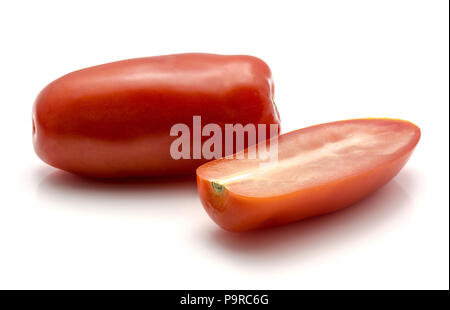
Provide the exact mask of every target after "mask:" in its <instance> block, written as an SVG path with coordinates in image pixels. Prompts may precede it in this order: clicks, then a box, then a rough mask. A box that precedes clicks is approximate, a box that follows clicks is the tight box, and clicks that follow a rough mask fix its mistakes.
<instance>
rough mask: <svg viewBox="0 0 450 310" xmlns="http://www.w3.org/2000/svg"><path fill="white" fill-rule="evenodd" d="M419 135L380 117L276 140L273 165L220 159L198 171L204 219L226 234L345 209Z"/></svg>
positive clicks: (394, 169)
mask: <svg viewBox="0 0 450 310" xmlns="http://www.w3.org/2000/svg"><path fill="white" fill-rule="evenodd" d="M420 135H421V133H420V129H419V127H417V126H416V125H414V124H412V123H410V122H408V121H404V120H398V119H387V118H382V119H376V118H367V119H354V120H345V121H337V122H332V123H326V124H321V125H316V126H312V127H307V128H304V129H299V130H296V131H292V132H289V133H286V134H283V135H280V136H279V137H278V161H277V162H276V163H275V164H273V165H270V164H266V165H261V163H262V160H261V159H259V158H257V159H248V158H245V159H237V158H231V157H225V158H221V159H218V160H215V161H211V162H208V163H206V164H204V165H202V166H200V167H199V168H198V169H197V188H198V192H199V195H200V199H201V201H202V204H203V206H204V208H205V210H206V212H207V213H208V215H209V216H210V217H211V218H212V220H213V221H214V222H215V223H216V224H218V225H219V226H221V227H222V228H224V229H226V230H229V231H247V230H253V229H259V228H264V227H271V226H276V225H281V224H286V223H291V222H295V221H299V220H302V219H305V218H308V217H312V216H316V215H321V214H326V213H330V212H334V211H337V210H339V209H342V208H344V207H347V206H350V205H352V204H353V203H355V202H357V201H359V200H361V199H363V198H365V197H367V196H368V195H370V194H371V193H373V192H374V191H376V190H377V189H379V188H380V187H382V186H383V185H384V184H386V183H387V182H389V181H390V180H391V179H392V178H393V177H394V176H395V175H396V174H397V173H398V172H399V171H400V170H401V168H402V167H403V166H404V165H405V164H406V162H407V161H408V159H409V157H410V156H411V154H412V152H413V150H414V148H415V147H416V145H417V143H418V141H419V139H420ZM257 147H259V145H258V146H257Z"/></svg>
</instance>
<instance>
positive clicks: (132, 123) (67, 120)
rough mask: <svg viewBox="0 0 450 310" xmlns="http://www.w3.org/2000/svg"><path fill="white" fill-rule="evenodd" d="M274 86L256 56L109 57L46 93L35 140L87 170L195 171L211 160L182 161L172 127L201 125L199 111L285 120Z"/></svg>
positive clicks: (237, 118) (216, 119)
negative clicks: (174, 151) (175, 153)
mask: <svg viewBox="0 0 450 310" xmlns="http://www.w3.org/2000/svg"><path fill="white" fill-rule="evenodd" d="M273 92H274V86H273V80H272V76H271V72H270V69H269V67H268V66H267V65H266V64H265V63H264V62H263V61H262V60H260V59H258V58H256V57H252V56H223V55H213V54H179V55H168V56H157V57H147V58H139V59H130V60H124V61H118V62H113V63H108V64H103V65H99V66H95V67H91V68H87V69H83V70H79V71H75V72H72V73H69V74H67V75H65V76H63V77H61V78H59V79H57V80H55V81H53V82H52V83H50V84H49V85H48V86H47V87H45V88H44V89H43V90H42V91H41V92H40V94H39V95H38V97H37V99H36V101H35V104H34V107H33V144H34V148H35V151H36V153H37V154H38V156H39V157H40V158H41V159H42V160H43V161H45V162H47V163H48V164H50V165H52V166H54V167H56V168H59V169H63V170H66V171H69V172H73V173H77V174H81V175H87V176H93V177H133V176H162V175H164V176H166V175H180V174H189V173H192V174H193V173H195V169H196V168H197V167H198V166H199V165H200V164H202V163H204V162H206V159H205V158H203V157H202V158H195V159H194V156H192V157H191V158H190V159H189V158H188V159H179V160H175V159H174V158H173V157H172V156H171V154H170V146H171V144H172V142H173V141H174V139H176V138H177V137H175V136H170V130H171V128H172V126H173V125H174V124H178V123H181V124H186V125H188V127H189V128H190V130H193V128H192V123H193V116H194V115H196V116H200V117H201V118H202V123H205V124H206V123H215V124H218V125H220V126H221V127H222V128H223V126H224V124H235V123H242V124H244V125H245V124H267V125H268V124H278V123H279V116H278V112H277V110H276V107H275V105H274V103H273ZM191 138H192V136H191ZM192 139H193V138H192ZM192 139H191V140H192ZM202 139H203V140H202V141H204V140H205V139H206V138H205V137H203V138H202ZM241 149H243V147H242V148H241ZM241 149H240V150H241ZM191 151H192V150H191Z"/></svg>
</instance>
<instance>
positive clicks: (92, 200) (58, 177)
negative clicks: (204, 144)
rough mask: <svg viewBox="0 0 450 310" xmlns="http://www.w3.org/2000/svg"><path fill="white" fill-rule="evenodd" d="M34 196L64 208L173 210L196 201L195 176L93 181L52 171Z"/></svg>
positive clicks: (44, 178) (40, 184)
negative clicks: (170, 207) (168, 207)
mask: <svg viewBox="0 0 450 310" xmlns="http://www.w3.org/2000/svg"><path fill="white" fill-rule="evenodd" d="M37 194H38V199H40V200H44V201H45V202H51V203H55V204H58V205H61V206H64V207H66V206H74V205H75V206H76V207H77V208H80V207H83V206H85V207H89V206H95V207H102V206H104V207H108V208H110V207H114V206H116V207H127V208H133V207H141V206H142V207H149V206H151V205H156V204H157V203H159V204H162V205H164V207H165V206H166V205H170V206H173V207H176V206H177V205H180V206H183V203H181V204H180V202H183V201H184V202H186V199H187V201H189V199H192V198H195V199H196V196H197V188H196V180H195V177H194V176H187V177H163V178H128V179H94V178H87V177H82V176H78V175H75V174H71V173H67V172H64V171H60V170H55V171H53V172H51V173H50V174H48V175H47V176H45V177H43V179H42V181H41V182H40V183H39V185H38V188H37Z"/></svg>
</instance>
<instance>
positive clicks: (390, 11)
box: [0, 0, 449, 289]
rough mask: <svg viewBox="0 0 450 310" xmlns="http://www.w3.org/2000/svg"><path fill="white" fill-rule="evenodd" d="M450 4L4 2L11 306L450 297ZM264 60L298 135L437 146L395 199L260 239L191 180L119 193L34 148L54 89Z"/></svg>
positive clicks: (3, 284)
mask: <svg viewBox="0 0 450 310" xmlns="http://www.w3.org/2000/svg"><path fill="white" fill-rule="evenodd" d="M448 9H449V8H448V1H445V0H442V1H270V2H265V1H246V2H244V1H226V2H225V1H224V2H216V1H203V2H198V1H180V2H172V1H161V2H151V1H142V2H133V1H121V2H115V1H86V2H83V1H73V2H71V3H69V2H68V1H54V2H49V1H29V2H23V1H3V2H1V4H0V53H1V57H0V87H1V91H0V101H1V114H0V115H1V119H0V121H1V123H0V124H1V131H0V138H1V153H0V154H1V155H0V156H1V164H2V169H1V170H0V171H1V174H0V175H1V177H0V188H1V200H0V288H8V289H9V288H14V289H21V288H33V289H218V288H221V289H258V288H266V289H279V288H286V289H369V288H370V289H448V288H449V189H448V188H449V170H448V169H449V166H448V165H449V135H448V134H449V117H448V113H449V97H448V94H449V93H448V92H449V88H448V83H449V75H448V74H449V71H448V69H449V62H448V59H449V58H448V56H449V49H448V48H449V45H448V44H449V41H448V35H449V33H448V29H449V28H448V22H449V20H448V18H449V16H448ZM178 52H211V53H222V54H251V55H255V56H258V57H260V58H262V59H264V60H265V61H266V62H267V63H268V64H269V66H270V67H271V68H272V71H273V75H274V79H275V88H276V95H275V99H276V102H277V104H278V107H279V110H280V113H281V118H282V129H283V131H284V132H287V131H290V130H294V129H298V128H301V127H305V126H308V125H312V124H317V123H322V122H327V121H335V120H340V119H348V118H356V117H392V118H403V119H407V120H410V121H412V122H414V123H416V124H417V125H419V126H420V128H421V129H422V139H421V141H420V142H419V144H418V147H417V149H416V151H415V153H414V154H413V156H412V158H411V160H410V162H409V163H408V164H407V165H406V167H405V168H404V169H403V170H402V172H401V173H400V174H399V175H398V176H397V177H396V178H395V179H394V180H393V181H392V182H391V183H389V184H388V185H386V186H385V187H384V188H382V189H381V190H379V191H378V192H377V193H375V194H374V195H373V196H371V197H370V198H368V199H366V200H364V201H362V202H360V203H358V204H356V205H354V206H352V207H350V208H347V209H345V210H343V211H340V212H337V213H334V214H331V215H327V216H322V217H319V218H315V219H310V220H306V221H303V222H299V223H296V224H293V225H288V226H284V227H280V228H276V229H271V230H266V231H260V232H257V233H246V234H233V233H228V232H226V231H223V230H221V229H219V228H218V227H217V226H216V225H215V224H214V223H213V222H212V221H211V220H210V219H209V218H208V216H207V215H206V213H205V212H204V210H203V208H202V206H201V203H200V201H199V198H198V197H197V194H196V187H195V184H194V183H193V182H192V181H191V180H175V181H158V180H154V181H141V182H125V183H121V182H102V181H89V180H85V179H82V178H79V177H76V176H74V175H70V174H67V173H64V172H60V171H57V170H56V169H53V168H51V167H49V166H47V165H46V164H44V163H43V162H41V161H40V160H39V158H38V157H37V156H36V155H35V154H34V151H33V148H32V143H31V107H32V104H33V100H34V98H35V96H36V95H37V93H38V92H39V91H40V89H42V88H43V87H44V86H45V85H46V84H47V83H49V82H50V81H52V80H54V79H55V78H57V77H59V76H61V75H63V74H65V73H68V72H70V71H73V70H76V69H80V68H83V67H88V66H91V65H96V64H100V63H105V62H110V61H114V60H120V59H126V58H133V57H141V56H152V55H159V54H170V53H178Z"/></svg>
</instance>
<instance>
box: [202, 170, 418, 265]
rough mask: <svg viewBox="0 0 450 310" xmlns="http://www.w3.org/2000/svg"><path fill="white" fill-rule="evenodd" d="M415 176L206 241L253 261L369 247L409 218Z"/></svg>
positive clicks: (405, 175) (213, 233)
mask: <svg viewBox="0 0 450 310" xmlns="http://www.w3.org/2000/svg"><path fill="white" fill-rule="evenodd" d="M415 177H416V176H412V175H411V173H410V172H406V171H405V172H402V174H401V176H400V175H399V176H398V177H397V178H396V179H395V180H393V181H391V182H390V183H388V184H386V185H385V186H384V187H382V188H381V189H379V190H378V191H376V192H375V193H373V194H372V195H371V196H369V197H367V198H365V199H364V200H361V201H359V202H357V203H355V204H354V205H352V206H350V207H347V208H345V209H342V210H340V211H336V212H333V213H330V214H326V215H322V216H318V217H313V218H309V219H305V220H302V221H299V222H296V223H292V224H289V225H284V226H278V227H273V228H268V229H262V230H256V231H250V232H240V233H235V232H228V231H225V230H222V229H217V228H216V229H211V230H210V231H209V233H204V235H206V240H205V241H206V243H208V244H210V245H212V246H214V248H217V249H219V250H221V251H223V252H226V254H228V255H232V256H236V257H238V258H240V259H241V262H242V261H243V262H245V261H246V260H247V261H248V263H249V264H255V263H257V262H258V261H260V262H266V261H271V260H280V259H283V258H285V259H302V258H306V257H308V256H312V257H314V258H315V259H316V258H319V257H320V255H319V254H324V253H331V252H333V251H334V250H336V251H339V247H341V246H342V245H344V244H345V243H347V242H348V243H352V244H355V243H356V246H358V245H360V246H366V245H367V242H370V240H373V239H374V238H375V240H376V238H377V237H378V236H383V235H384V234H385V233H389V232H393V231H395V230H396V229H397V228H398V226H399V225H402V224H404V223H405V221H407V220H408V217H409V216H410V215H411V212H412V208H413V203H412V199H411V197H410V196H409V194H408V193H407V192H406V191H405V190H404V189H403V187H402V186H401V185H400V184H401V183H403V182H405V183H409V184H408V185H410V186H411V187H414V186H416V185H415V184H411V183H413V181H411V180H412V179H414V178H415ZM417 177H418V176H417ZM412 190H413V188H412ZM353 248H354V247H353Z"/></svg>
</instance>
